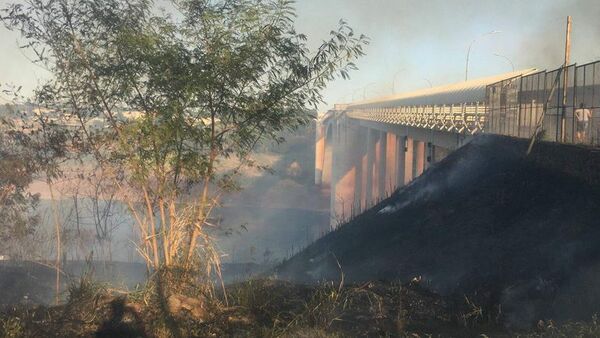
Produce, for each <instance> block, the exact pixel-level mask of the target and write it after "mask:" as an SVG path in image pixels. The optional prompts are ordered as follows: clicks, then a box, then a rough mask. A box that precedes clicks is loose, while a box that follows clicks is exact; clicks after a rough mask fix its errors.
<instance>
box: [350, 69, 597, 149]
mask: <svg viewBox="0 0 600 338" xmlns="http://www.w3.org/2000/svg"><path fill="white" fill-rule="evenodd" d="M565 78H566V81H565ZM553 87H554V88H553ZM485 90H486V96H485V97H486V100H485V102H471V103H463V104H453V105H421V106H398V107H388V108H359V109H349V110H347V111H346V114H347V116H348V117H350V118H355V119H361V120H369V121H374V122H381V123H388V124H397V125H402V126H409V127H415V128H426V129H432V130H440V131H447V132H453V133H460V134H467V135H474V134H477V133H481V132H483V133H492V134H500V135H507V136H514V137H520V138H530V137H532V136H533V134H534V133H535V132H536V127H537V125H538V122H541V127H542V128H541V138H542V139H543V140H547V141H555V142H561V141H563V134H564V142H567V143H585V144H591V145H600V61H595V62H592V63H587V64H584V65H581V66H578V65H570V66H568V67H565V68H562V67H561V68H558V69H555V70H552V71H540V72H537V73H533V74H528V75H522V76H516V77H513V78H510V79H505V80H502V81H499V82H496V83H494V84H490V85H488V86H487V87H486V89H485ZM579 109H584V110H587V112H589V113H590V115H591V117H589V119H588V121H587V122H586V121H582V115H587V114H586V113H583V114H582V111H581V110H579ZM578 110H579V111H578ZM563 115H564V118H565V122H564V130H562V129H563V123H562V118H563Z"/></svg>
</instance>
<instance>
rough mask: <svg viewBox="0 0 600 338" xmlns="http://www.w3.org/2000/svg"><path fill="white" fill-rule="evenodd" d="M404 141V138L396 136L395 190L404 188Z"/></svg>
mask: <svg viewBox="0 0 600 338" xmlns="http://www.w3.org/2000/svg"><path fill="white" fill-rule="evenodd" d="M405 141H406V138H405V137H404V136H400V135H396V188H400V187H402V186H404V180H405V167H406V164H405V157H406V149H405V148H404V146H405V144H404V143H405Z"/></svg>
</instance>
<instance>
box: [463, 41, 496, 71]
mask: <svg viewBox="0 0 600 338" xmlns="http://www.w3.org/2000/svg"><path fill="white" fill-rule="evenodd" d="M497 33H501V31H491V32H487V33H484V34H481V35H480V36H479V37H477V38H475V39H473V41H471V43H470V44H469V49H467V65H466V67H465V81H467V80H468V79H469V55H470V54H471V48H472V47H473V45H474V44H475V42H477V40H478V39H481V38H482V37H484V36H486V35H491V34H497Z"/></svg>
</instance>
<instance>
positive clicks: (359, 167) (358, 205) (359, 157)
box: [351, 126, 366, 216]
mask: <svg viewBox="0 0 600 338" xmlns="http://www.w3.org/2000/svg"><path fill="white" fill-rule="evenodd" d="M356 128H358V129H357V131H356V132H355V134H354V135H355V138H354V145H355V147H353V148H354V149H351V152H352V153H353V155H352V156H353V163H354V168H355V170H354V174H355V175H354V196H353V197H354V205H353V213H354V215H358V214H360V213H361V212H362V210H363V209H362V204H363V202H362V201H363V179H364V178H363V176H364V175H363V167H364V166H365V163H364V162H365V160H366V154H365V152H366V147H365V145H364V140H365V136H366V135H365V134H366V131H365V128H363V127H358V126H356ZM356 151H357V152H358V153H354V152H356ZM354 215H352V216H354Z"/></svg>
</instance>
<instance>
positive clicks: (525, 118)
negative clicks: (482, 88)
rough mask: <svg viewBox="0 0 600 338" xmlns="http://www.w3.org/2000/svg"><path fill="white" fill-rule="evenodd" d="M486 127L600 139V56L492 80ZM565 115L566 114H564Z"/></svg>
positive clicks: (523, 134) (581, 140) (505, 132)
mask: <svg viewBox="0 0 600 338" xmlns="http://www.w3.org/2000/svg"><path fill="white" fill-rule="evenodd" d="M486 116H487V120H486V125H485V128H484V129H485V131H486V132H488V133H493V134H502V135H509V136H515V137H524V138H529V137H531V136H532V135H533V134H534V133H535V132H536V127H537V125H538V123H541V134H542V139H544V140H548V141H563V140H564V142H567V143H586V144H592V145H600V61H596V62H593V63H588V64H585V65H581V66H577V65H570V66H568V67H566V68H562V67H561V68H558V69H556V70H552V71H541V72H537V73H533V74H528V75H525V76H518V77H514V78H511V79H506V80H503V81H500V82H497V83H494V84H491V85H489V86H487V89H486ZM563 116H564V120H563Z"/></svg>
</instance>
